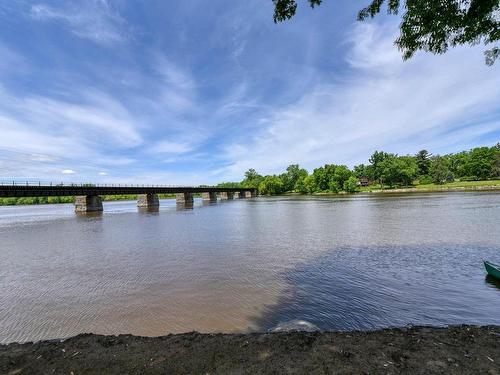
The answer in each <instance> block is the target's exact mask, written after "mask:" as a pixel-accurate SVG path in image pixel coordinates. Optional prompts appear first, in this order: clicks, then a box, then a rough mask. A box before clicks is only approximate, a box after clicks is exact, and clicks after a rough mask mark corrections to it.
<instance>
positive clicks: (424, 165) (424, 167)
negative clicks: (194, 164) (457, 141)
mask: <svg viewBox="0 0 500 375" xmlns="http://www.w3.org/2000/svg"><path fill="white" fill-rule="evenodd" d="M498 178H500V143H497V144H496V145H495V146H493V147H476V148H473V149H471V150H469V151H462V152H458V153H451V154H447V155H433V154H431V153H429V152H428V151H427V150H421V151H419V152H418V153H417V154H415V155H401V156H400V155H397V154H393V153H388V152H384V151H375V152H374V153H373V154H372V155H371V157H370V158H369V160H368V163H367V164H360V165H356V166H355V167H354V168H352V169H350V168H348V167H347V166H346V165H337V164H325V165H324V166H322V167H319V168H316V169H314V170H313V172H312V173H311V174H309V172H308V171H307V170H306V169H304V168H301V167H300V166H299V165H298V164H292V165H289V166H288V168H287V169H286V171H285V172H283V173H281V174H279V175H266V176H262V175H260V174H259V173H258V172H257V171H256V170H255V169H249V170H248V171H246V172H245V178H244V179H243V181H241V182H224V183H221V184H219V185H218V186H219V187H250V188H257V189H259V192H260V194H264V195H277V194H282V193H286V192H296V193H302V194H312V193H318V192H331V193H338V192H341V191H344V192H347V193H354V192H356V191H357V190H359V187H360V185H366V184H368V185H370V184H371V185H374V184H379V185H380V188H382V189H384V188H394V187H409V186H412V185H415V184H420V185H423V184H431V183H434V184H445V183H447V182H453V181H455V179H459V180H460V181H479V180H488V179H498Z"/></svg>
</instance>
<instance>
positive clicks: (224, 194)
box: [220, 191, 234, 200]
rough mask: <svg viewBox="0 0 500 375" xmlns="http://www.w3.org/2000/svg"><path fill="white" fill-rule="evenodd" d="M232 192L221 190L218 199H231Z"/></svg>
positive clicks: (232, 196)
mask: <svg viewBox="0 0 500 375" xmlns="http://www.w3.org/2000/svg"><path fill="white" fill-rule="evenodd" d="M233 198H234V193H233V192H232V191H223V192H221V193H220V199H224V200H226V199H233Z"/></svg>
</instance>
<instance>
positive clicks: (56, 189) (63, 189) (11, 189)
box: [0, 185, 256, 198]
mask: <svg viewBox="0 0 500 375" xmlns="http://www.w3.org/2000/svg"><path fill="white" fill-rule="evenodd" d="M247 191H250V192H256V189H253V188H222V187H214V186H210V187H199V186H198V187H192V186H177V187H175V186H80V185H73V186H72V185H65V186H50V185H45V186H43V185H42V186H32V185H28V186H22V185H0V197H4V198H7V197H50V196H52V197H53V196H80V195H87V196H89V195H90V196H92V195H129V194H130V195H138V194H176V193H223V192H247Z"/></svg>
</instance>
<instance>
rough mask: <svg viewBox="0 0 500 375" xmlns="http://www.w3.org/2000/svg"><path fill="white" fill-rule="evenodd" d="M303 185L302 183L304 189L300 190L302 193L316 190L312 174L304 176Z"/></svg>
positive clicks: (310, 192)
mask: <svg viewBox="0 0 500 375" xmlns="http://www.w3.org/2000/svg"><path fill="white" fill-rule="evenodd" d="M303 185H304V190H303V191H302V192H304V193H309V194H312V193H315V192H317V191H318V187H317V186H316V179H315V178H314V175H312V174H310V175H309V176H307V177H306V178H304V182H303Z"/></svg>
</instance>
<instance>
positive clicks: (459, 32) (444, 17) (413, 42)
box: [273, 0, 500, 65]
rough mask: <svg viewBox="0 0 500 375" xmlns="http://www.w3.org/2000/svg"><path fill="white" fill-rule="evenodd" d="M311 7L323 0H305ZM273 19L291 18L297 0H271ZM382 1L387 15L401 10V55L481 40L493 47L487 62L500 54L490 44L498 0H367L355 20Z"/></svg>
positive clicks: (499, 25) (498, 35)
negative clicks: (367, 3)
mask: <svg viewBox="0 0 500 375" xmlns="http://www.w3.org/2000/svg"><path fill="white" fill-rule="evenodd" d="M307 2H308V3H309V5H310V6H311V7H313V8H314V7H315V6H317V5H320V4H321V2H322V0H307ZM273 3H274V22H276V23H277V22H282V21H285V20H287V19H290V18H292V17H293V16H294V15H295V13H296V11H297V1H296V0H273ZM384 3H386V4H387V10H388V12H389V13H390V14H399V12H400V11H403V15H402V22H401V25H400V35H399V37H398V38H397V39H396V41H395V44H396V45H397V47H398V49H399V50H401V51H402V52H403V58H404V59H409V58H411V57H412V56H413V55H414V54H415V52H417V51H420V50H422V51H426V52H431V53H435V54H442V53H445V52H446V51H447V50H448V48H449V47H454V46H458V45H463V44H468V45H476V44H478V43H480V42H482V43H484V44H485V45H490V46H492V48H491V49H490V50H487V51H486V52H485V57H486V63H487V64H488V65H492V64H493V63H494V61H495V60H496V59H497V58H498V57H499V56H500V48H499V47H498V46H493V44H494V43H496V42H497V41H498V40H499V39H500V32H499V29H500V17H499V16H498V14H499V12H500V2H499V1H498V0H370V3H369V5H368V6H367V7H365V8H363V9H361V10H360V11H359V13H358V20H360V21H362V20H365V19H366V18H370V17H375V16H376V15H377V14H378V13H380V11H381V10H382V6H383V5H384Z"/></svg>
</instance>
